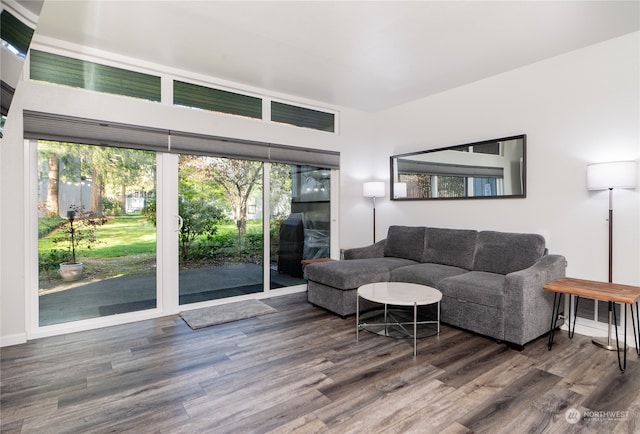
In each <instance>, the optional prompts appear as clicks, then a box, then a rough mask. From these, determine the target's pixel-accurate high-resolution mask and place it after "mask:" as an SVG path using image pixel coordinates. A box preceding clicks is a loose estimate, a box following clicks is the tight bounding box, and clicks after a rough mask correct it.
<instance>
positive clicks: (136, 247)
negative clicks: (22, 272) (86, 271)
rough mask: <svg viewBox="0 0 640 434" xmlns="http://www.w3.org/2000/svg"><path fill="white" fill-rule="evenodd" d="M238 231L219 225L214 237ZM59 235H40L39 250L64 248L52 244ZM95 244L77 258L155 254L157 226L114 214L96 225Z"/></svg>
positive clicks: (251, 226) (256, 228) (252, 226)
mask: <svg viewBox="0 0 640 434" xmlns="http://www.w3.org/2000/svg"><path fill="white" fill-rule="evenodd" d="M261 230H262V226H261V222H260V221H256V222H248V223H247V232H251V233H255V232H258V233H260V232H261ZM235 234H237V229H236V226H235V224H234V223H230V224H225V225H220V226H218V231H217V233H216V235H217V236H221V237H225V236H226V237H229V236H233V235H235ZM60 236H61V233H60V230H59V229H57V230H55V231H53V232H52V233H50V234H49V235H47V236H46V237H43V238H40V240H39V241H38V253H43V252H47V251H49V250H51V249H65V248H66V244H65V243H55V242H54V241H53V240H54V239H56V238H59V237H60ZM96 238H97V239H98V243H97V244H96V245H94V246H93V248H92V249H91V250H87V249H84V248H83V249H81V250H80V251H77V252H76V256H77V257H78V258H82V257H84V258H116V257H122V256H133V255H144V254H155V252H156V228H155V226H154V225H153V223H151V222H149V221H148V220H147V219H146V218H145V217H144V216H141V215H124V216H117V217H114V218H112V219H109V220H107V222H106V223H105V224H104V225H102V226H98V227H97V228H96Z"/></svg>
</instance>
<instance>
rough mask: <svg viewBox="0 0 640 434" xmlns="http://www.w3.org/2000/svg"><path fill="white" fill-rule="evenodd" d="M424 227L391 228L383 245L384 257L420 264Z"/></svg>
mask: <svg viewBox="0 0 640 434" xmlns="http://www.w3.org/2000/svg"><path fill="white" fill-rule="evenodd" d="M425 231H426V228H425V227H424V226H391V227H389V232H388V233H387V241H386V243H385V245H384V256H393V257H394V258H404V259H411V260H413V261H417V262H420V261H421V260H422V255H423V251H424V242H425Z"/></svg>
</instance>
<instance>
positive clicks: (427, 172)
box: [391, 135, 526, 200]
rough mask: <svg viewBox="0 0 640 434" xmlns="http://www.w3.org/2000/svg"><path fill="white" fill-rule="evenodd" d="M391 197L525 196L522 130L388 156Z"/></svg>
mask: <svg viewBox="0 0 640 434" xmlns="http://www.w3.org/2000/svg"><path fill="white" fill-rule="evenodd" d="M391 179H392V182H391V197H392V199H393V200H431V199H476V198H518V197H519V198H523V197H526V135H519V136H511V137H504V138H500V139H492V140H485V141H482V142H477V143H468V144H465V145H458V146H450V147H447V148H439V149H432V150H426V151H421V152H413V153H409V154H401V155H395V156H392V157H391Z"/></svg>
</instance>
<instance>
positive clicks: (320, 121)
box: [271, 101, 335, 133]
mask: <svg viewBox="0 0 640 434" xmlns="http://www.w3.org/2000/svg"><path fill="white" fill-rule="evenodd" d="M271 120H272V121H273V122H281V123H285V124H290V125H295V126H298V127H306V128H313V129H314V130H320V131H329V132H332V133H333V132H335V115H334V114H333V113H327V112H321V111H318V110H312V109H308V108H304V107H297V106H294V105H290V104H284V103H281V102H276V101H271Z"/></svg>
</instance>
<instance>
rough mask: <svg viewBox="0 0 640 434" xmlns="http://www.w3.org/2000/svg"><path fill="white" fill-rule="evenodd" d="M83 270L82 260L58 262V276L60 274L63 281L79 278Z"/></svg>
mask: <svg viewBox="0 0 640 434" xmlns="http://www.w3.org/2000/svg"><path fill="white" fill-rule="evenodd" d="M83 270H84V269H83V266H82V262H78V263H77V264H69V263H67V262H63V263H62V264H60V276H62V280H64V281H65V282H73V281H74V280H78V279H80V278H81V277H82V272H83Z"/></svg>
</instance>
